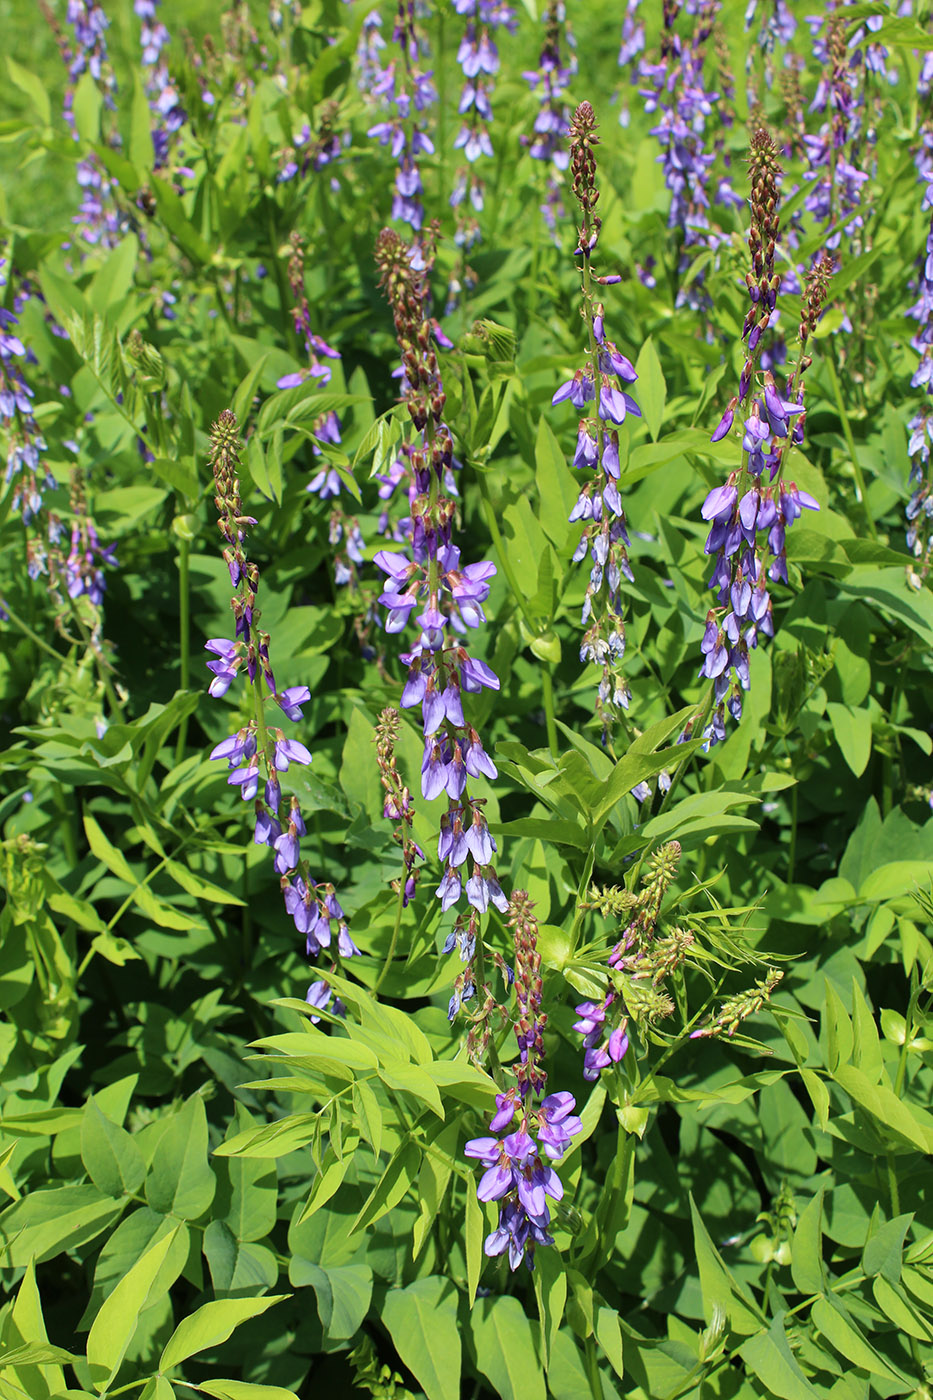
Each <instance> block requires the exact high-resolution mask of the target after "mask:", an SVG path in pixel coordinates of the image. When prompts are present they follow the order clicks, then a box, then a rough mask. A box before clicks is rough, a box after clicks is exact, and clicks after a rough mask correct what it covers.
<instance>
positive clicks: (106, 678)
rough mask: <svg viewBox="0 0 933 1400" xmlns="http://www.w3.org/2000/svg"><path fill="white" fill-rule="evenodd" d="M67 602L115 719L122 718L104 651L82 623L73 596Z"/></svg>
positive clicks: (119, 703) (120, 703) (82, 620)
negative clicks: (91, 657)
mask: <svg viewBox="0 0 933 1400" xmlns="http://www.w3.org/2000/svg"><path fill="white" fill-rule="evenodd" d="M68 602H69V605H70V607H71V616H72V618H73V620H74V622H75V625H76V626H77V628H78V631H79V632H80V633H81V640H82V642H83V643H84V646H85V649H86V650H87V651H89V652H90V654H91V656H93V658H94V664H95V666H96V667H97V674H98V676H99V677H100V683H101V685H102V686H103V688H104V694H105V695H106V696H107V701H108V703H109V705H110V709H111V710H112V712H113V714H114V715H115V716H116V718H117V719H119V720H122V719H123V701H122V700H121V699H120V697H119V696H118V695H117V692H116V690H115V689H114V686H113V682H112V681H111V679H110V671H111V669H112V668H111V666H110V663H109V662H108V661H107V659H106V657H105V656H104V653H103V652H102V651H101V648H100V644H99V643H98V642H96V641H95V640H94V637H93V636H92V635H91V633H90V632H89V631H88V629H87V627H86V625H85V623H84V619H83V618H82V616H81V614H80V612H79V611H78V605H77V603H76V601H75V600H74V598H69V600H68Z"/></svg>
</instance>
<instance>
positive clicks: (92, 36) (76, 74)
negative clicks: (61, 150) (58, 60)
mask: <svg viewBox="0 0 933 1400" xmlns="http://www.w3.org/2000/svg"><path fill="white" fill-rule="evenodd" d="M67 17H68V23H69V24H70V25H71V27H72V32H73V38H74V48H72V47H71V45H70V44H69V43H68V42H67V41H66V40H65V38H64V36H63V35H62V34H61V32H60V31H56V40H57V42H58V45H59V49H60V51H61V54H62V58H63V59H64V61H65V63H66V65H67V68H68V78H69V90H68V92H67V93H66V96H65V120H66V121H67V123H68V125H69V127H70V128H71V132H72V136H73V137H74V139H75V140H76V141H77V140H78V133H77V130H76V129H75V124H74V114H73V100H74V85H75V84H76V83H77V81H78V79H79V78H80V77H81V76H82V74H84V73H89V74H90V75H91V77H92V78H93V79H94V81H95V83H96V84H97V86H98V88H99V89H100V92H101V96H102V97H103V100H104V106H105V107H106V108H108V109H109V110H111V111H112V110H113V106H114V93H115V92H116V79H115V77H114V74H113V69H112V67H111V65H110V58H109V54H108V50H107V40H106V37H105V36H106V31H107V29H108V27H109V25H110V20H109V19H108V18H107V15H106V14H105V13H104V10H103V7H102V6H101V5H99V4H97V3H96V0H68V9H67ZM77 180H78V187H79V189H80V191H81V204H80V206H79V209H78V212H77V214H76V215H75V216H74V223H75V224H76V225H77V227H78V233H79V234H80V236H81V238H82V239H83V240H84V242H85V243H88V244H90V246H91V247H95V246H97V245H99V246H100V247H102V248H115V247H116V245H117V243H118V242H119V240H120V237H121V236H122V233H123V231H124V226H125V219H124V217H123V215H122V214H121V213H120V211H119V209H118V208H117V205H116V190H115V186H114V183H113V181H112V180H110V179H109V177H108V176H107V175H106V173H105V171H104V169H103V166H102V165H101V163H100V161H99V160H98V158H97V156H96V154H94V152H90V153H88V154H87V155H85V156H83V157H82V159H81V160H79V161H78V165H77Z"/></svg>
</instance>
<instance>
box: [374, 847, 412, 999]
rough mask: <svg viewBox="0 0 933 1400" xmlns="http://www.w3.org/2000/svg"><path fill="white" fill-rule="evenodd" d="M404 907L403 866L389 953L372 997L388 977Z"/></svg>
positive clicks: (396, 945)
mask: <svg viewBox="0 0 933 1400" xmlns="http://www.w3.org/2000/svg"><path fill="white" fill-rule="evenodd" d="M404 905H405V868H404V865H403V867H402V873H401V875H400V876H399V882H398V899H397V900H396V902H395V927H394V928H393V930H392V937H391V939H390V941H389V951H388V952H387V953H386V958H385V962H384V963H383V964H382V971H381V972H380V974H379V978H378V980H377V982H376V985H375V987H373V996H374V997H375V996H378V995H379V988H380V987H381V986H382V984H383V982H384V981H385V980H386V977H387V976H388V972H389V968H390V967H391V966H392V959H393V958H394V957H395V950H396V948H397V947H398V939H399V933H400V932H401V928H402V909H403V908H404Z"/></svg>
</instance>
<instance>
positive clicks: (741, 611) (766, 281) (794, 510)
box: [700, 130, 828, 743]
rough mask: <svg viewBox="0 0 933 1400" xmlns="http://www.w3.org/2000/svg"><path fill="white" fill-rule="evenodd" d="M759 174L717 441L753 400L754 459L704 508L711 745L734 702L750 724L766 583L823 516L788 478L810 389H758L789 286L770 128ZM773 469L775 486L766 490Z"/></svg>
mask: <svg viewBox="0 0 933 1400" xmlns="http://www.w3.org/2000/svg"><path fill="white" fill-rule="evenodd" d="M750 168H751V181H752V198H751V228H750V231H749V237H748V246H749V252H750V254H751V270H750V271H749V272H748V273H747V274H746V285H747V287H748V292H749V297H750V300H751V307H750V309H749V311H748V313H747V315H746V317H745V323H744V325H743V328H742V335H743V339H744V340H745V341H746V354H745V363H744V365H743V367H742V373H741V376H740V380H739V393H738V397H737V398H733V399H732V400H731V402H730V403H729V405H728V407H727V408H726V411H725V413H724V414H723V416H722V419H721V420H720V423H719V425H718V427H717V428H716V431H715V432H714V433H713V436H712V441H713V442H718V441H719V440H720V439H721V438H724V437H725V436H726V434H727V433H728V432H729V430H730V429H731V428H732V425H733V422H734V421H735V416H736V411H737V409H738V408H739V406H740V405H743V406H744V405H745V402H746V399H748V397H749V394H750V393H751V394H752V399H751V403H750V405H749V406H748V408H747V409H746V410H745V411H746V414H747V416H746V417H745V419H744V425H743V436H742V449H743V451H744V452H745V453H746V454H747V456H746V458H745V462H744V465H743V467H742V469H741V471H739V472H732V473H730V475H729V478H728V480H727V481H726V483H725V484H724V485H723V486H718V487H716V488H715V489H714V490H712V491H711V492H710V493H709V495H708V496H707V497H706V500H705V501H704V503H703V507H702V510H701V515H702V517H703V519H704V520H706V521H708V522H709V524H710V532H709V536H708V537H707V541H706V547H705V549H706V553H707V554H709V555H713V556H714V557H715V561H716V562H715V567H714V569H713V574H712V577H711V578H710V583H709V586H710V588H712V589H714V590H715V591H716V596H717V603H718V607H717V608H713V609H711V610H710V611H709V613H708V614H707V619H706V629H705V631H704V635H703V640H702V642H701V650H702V652H703V658H704V659H703V664H702V666H701V668H700V675H701V676H706V677H708V678H709V679H710V680H711V681H712V682H713V713H712V717H711V719H710V723H709V726H708V728H707V730H706V732H705V738H706V739H707V740H708V741H709V742H710V743H716V742H718V741H720V740H721V739H723V738H725V732H726V728H725V710H726V706H727V705H728V709H729V712H730V714H731V715H732V717H733V719H735V720H736V721H738V720H739V719H740V718H741V714H742V691H743V690H747V689H748V687H749V684H750V682H749V670H748V659H749V651H750V650H751V649H753V648H754V647H756V646H757V645H758V638H759V636H760V635H764V636H773V635H774V626H773V622H772V617H771V598H770V595H769V592H768V587H767V580H770V581H771V582H777V581H778V580H781V581H783V582H784V583H786V582H787V557H786V552H785V536H786V531H787V529H788V528H789V527H790V526H791V525H792V524H793V523H794V521H795V520H796V519H798V518H799V516H800V514H801V512H802V511H803V510H818V509H819V507H818V505H817V503H816V501H815V500H814V499H813V497H812V496H810V495H808V494H807V492H806V491H800V490H798V488H797V486H796V484H793V483H792V484H791V486H790V487H789V488H786V487H785V485H784V483H783V481H781V480H780V472H781V467H782V465H783V454H784V449H785V446H786V444H787V442H788V440H789V441H791V442H794V443H799V442H802V440H803V422H802V415H803V386H802V384H798V386H797V392H796V394H795V396H794V398H791V397H790V393H787V394H785V395H782V394H781V393H780V392H779V390H778V388H777V385H776V383H775V381H774V377H773V375H772V374H771V373H770V372H769V371H766V372H765V373H764V375H763V384H762V390H761V392H753V390H754V391H757V390H758V387H759V386H758V382H757V364H758V358H759V355H760V347H761V337H762V334H763V332H764V331H765V330H766V329H767V327H768V326H769V325H770V324H771V319H772V317H773V315H774V313H775V308H776V304H777V293H778V288H779V286H780V282H781V278H780V274H778V273H776V272H775V270H774V258H775V244H776V240H777V236H778V228H779V219H778V204H779V199H780V195H779V190H778V180H779V177H780V175H781V173H782V172H781V168H780V166H779V165H778V162H777V151H776V148H775V145H774V141H773V140H772V138H771V137H770V136H769V135H768V133H767V132H765V131H763V130H759V131H757V132H756V133H755V135H754V137H753V138H752V149H751V160H750ZM820 266H821V272H820V275H819V286H820V288H821V291H820V293H819V296H818V297H817V294H816V292H815V291H814V299H815V313H814V314H815V318H816V319H815V320H814V321H813V325H814V326H815V324H816V320H818V319H819V311H820V309H821V306H822V297H824V296H825V290H826V281H827V280H828V267H827V266H826V265H825V264H821V265H820ZM824 274H825V275H824ZM807 326H808V327H809V322H807ZM807 334H809V329H807V330H805V331H804V332H803V336H804V341H805V339H806V335H807ZM802 345H803V342H802ZM801 355H802V356H803V348H802V349H801ZM802 363H803V360H802V359H801V364H802ZM807 363H809V360H807ZM804 368H805V366H804ZM801 372H802V371H801ZM795 419H797V420H798V421H797V423H795V422H794V420H795ZM766 470H767V471H768V473H769V481H768V483H767V484H764V483H763V475H764V473H765V471H766ZM759 535H762V536H764V537H765V539H766V541H767V548H768V551H769V553H770V555H771V564H770V566H769V567H768V571H767V578H766V576H765V569H764V564H763V562H762V559H761V556H760V553H759V546H758V536H759Z"/></svg>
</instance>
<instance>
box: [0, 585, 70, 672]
mask: <svg viewBox="0 0 933 1400" xmlns="http://www.w3.org/2000/svg"><path fill="white" fill-rule="evenodd" d="M3 611H4V612H5V613H6V615H7V617H8V618H9V620H10V622H12V624H13V626H14V627H18V628H19V630H20V632H22V634H23V636H24V637H28V638H29V640H30V641H31V642H32V643H33V644H34V645H35V646H37V647H38V648H39V649H40V651H44V652H45V653H46V655H47V656H52V657H54V658H55V660H56V661H57V662H58V663H59V665H61V662H62V660H63V657H62V654H61V652H60V651H56V650H55V648H54V647H50V646H49V644H48V642H46V641H43V639H42V638H41V637H40V636H39V634H38V632H34V631H33V630H32V628H31V627H30V626H29V624H28V623H27V622H24V621H23V619H22V618H21V617H19V616H18V615H17V614H16V613H15V612H14V611H13V609H12V608H11V607H10V605H9V603H8V602H7V601H6V599H4V602H3Z"/></svg>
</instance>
